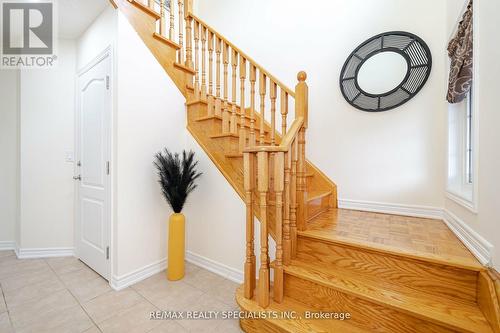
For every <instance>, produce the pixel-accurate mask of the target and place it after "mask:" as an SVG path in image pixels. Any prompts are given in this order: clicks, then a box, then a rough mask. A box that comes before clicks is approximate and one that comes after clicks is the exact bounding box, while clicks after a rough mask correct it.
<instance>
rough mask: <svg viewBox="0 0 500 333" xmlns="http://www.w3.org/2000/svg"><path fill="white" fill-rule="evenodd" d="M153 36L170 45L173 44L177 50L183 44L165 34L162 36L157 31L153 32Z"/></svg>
mask: <svg viewBox="0 0 500 333" xmlns="http://www.w3.org/2000/svg"><path fill="white" fill-rule="evenodd" d="M153 37H154V38H156V39H157V40H159V41H161V42H163V43H165V44H167V45H169V46H172V47H173V48H175V49H177V50H180V48H181V46H180V45H179V44H177V43H176V42H174V41H171V40H170V39H168V38H167V37H165V36H162V35H160V34H159V33H157V32H155V33H153Z"/></svg>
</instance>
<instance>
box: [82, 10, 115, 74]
mask: <svg viewBox="0 0 500 333" xmlns="http://www.w3.org/2000/svg"><path fill="white" fill-rule="evenodd" d="M117 15H118V11H117V10H115V9H114V8H113V7H112V6H111V5H110V6H108V8H106V9H105V10H104V11H103V12H102V13H101V14H100V15H99V16H98V17H97V18H96V19H95V21H94V22H93V23H92V24H91V25H90V26H89V27H88V28H87V30H86V31H85V32H84V33H83V34H82V35H81V36H80V38H78V41H77V69H81V68H83V67H85V65H87V64H88V63H89V62H91V61H92V60H93V59H94V58H95V57H96V56H97V55H98V54H99V53H101V52H102V51H103V50H104V49H105V48H106V47H108V46H109V45H114V43H115V40H116V27H117Z"/></svg>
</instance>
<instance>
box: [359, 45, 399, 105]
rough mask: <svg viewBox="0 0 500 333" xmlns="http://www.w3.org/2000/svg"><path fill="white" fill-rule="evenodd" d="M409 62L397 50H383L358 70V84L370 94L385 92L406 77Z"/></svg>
mask: <svg viewBox="0 0 500 333" xmlns="http://www.w3.org/2000/svg"><path fill="white" fill-rule="evenodd" d="M407 71H408V64H407V62H406V59H405V58H403V56H402V55H400V54H399V53H396V52H390V51H387V52H381V53H377V54H376V55H374V56H372V57H370V58H369V59H367V60H366V61H365V62H364V63H363V65H362V66H361V68H360V69H359V72H358V84H359V86H360V88H361V89H363V90H364V91H365V92H367V93H369V94H374V95H375V94H384V93H387V92H389V91H391V90H393V89H394V88H396V87H397V86H398V85H399V84H400V83H401V82H402V81H403V79H404V78H405V76H406V72H407Z"/></svg>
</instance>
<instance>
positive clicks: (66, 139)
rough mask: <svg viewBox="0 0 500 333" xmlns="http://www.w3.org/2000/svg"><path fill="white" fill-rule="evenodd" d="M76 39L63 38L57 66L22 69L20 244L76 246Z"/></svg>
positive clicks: (32, 245) (24, 245) (26, 245)
mask: <svg viewBox="0 0 500 333" xmlns="http://www.w3.org/2000/svg"><path fill="white" fill-rule="evenodd" d="M75 65H76V62H75V42H74V41H72V40H59V57H58V66H57V67H56V68H54V69H51V70H22V71H21V86H20V93H21V96H22V98H21V105H20V112H21V115H20V124H21V125H20V133H21V138H20V171H21V173H20V182H21V184H20V212H21V216H20V236H21V237H20V244H19V246H20V247H21V248H58V247H62V248H64V247H73V193H74V191H73V179H72V177H73V163H68V162H66V160H65V158H66V153H67V152H72V151H73V135H74V130H73V127H74V125H73V121H74V77H75V68H76V67H75Z"/></svg>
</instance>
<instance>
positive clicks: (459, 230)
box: [443, 209, 493, 267]
mask: <svg viewBox="0 0 500 333" xmlns="http://www.w3.org/2000/svg"><path fill="white" fill-rule="evenodd" d="M443 220H444V222H445V223H446V224H447V225H448V228H450V229H451V231H453V233H454V234H455V235H456V236H457V237H458V238H459V239H460V240H461V241H462V243H464V245H465V246H466V247H467V248H468V249H469V251H471V252H472V254H473V255H474V256H475V257H476V258H477V259H478V260H479V262H481V264H483V265H485V266H488V267H489V266H491V259H492V253H493V245H491V244H490V243H489V242H488V241H487V240H486V239H484V238H483V237H481V235H479V234H478V233H477V232H475V231H474V230H472V229H471V227H469V226H468V225H467V224H466V223H465V222H464V221H462V220H461V219H459V218H458V217H457V216H456V215H454V214H453V213H451V212H450V211H448V210H446V209H445V210H444V218H443Z"/></svg>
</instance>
